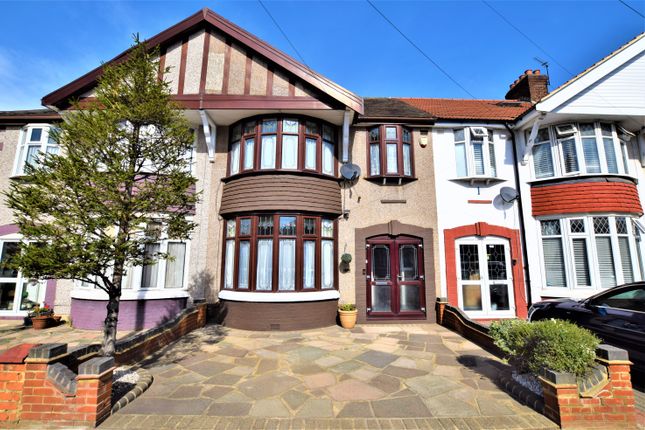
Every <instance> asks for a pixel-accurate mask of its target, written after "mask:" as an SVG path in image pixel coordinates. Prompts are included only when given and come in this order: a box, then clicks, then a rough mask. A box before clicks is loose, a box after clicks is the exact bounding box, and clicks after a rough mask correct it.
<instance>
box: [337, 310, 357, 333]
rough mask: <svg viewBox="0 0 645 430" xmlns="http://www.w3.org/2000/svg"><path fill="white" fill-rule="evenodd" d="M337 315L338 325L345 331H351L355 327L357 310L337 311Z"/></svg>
mask: <svg viewBox="0 0 645 430" xmlns="http://www.w3.org/2000/svg"><path fill="white" fill-rule="evenodd" d="M338 315H339V317H340V325H341V326H343V328H346V329H352V328H354V326H355V325H356V316H357V315H358V310H353V311H341V310H340V309H339V310H338Z"/></svg>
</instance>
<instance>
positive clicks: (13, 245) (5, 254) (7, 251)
mask: <svg viewBox="0 0 645 430" xmlns="http://www.w3.org/2000/svg"><path fill="white" fill-rule="evenodd" d="M16 254H18V242H5V243H4V246H3V247H2V255H1V256H0V277H2V278H15V277H17V276H18V271H17V270H15V269H11V268H9V267H7V264H8V263H9V262H10V261H11V259H12V258H13V256H14V255H16Z"/></svg>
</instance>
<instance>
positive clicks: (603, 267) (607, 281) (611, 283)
mask: <svg viewBox="0 0 645 430" xmlns="http://www.w3.org/2000/svg"><path fill="white" fill-rule="evenodd" d="M596 249H597V251H598V269H599V270H600V286H601V287H603V288H607V287H615V286H616V270H615V268H614V256H613V253H612V248H611V238H610V237H596Z"/></svg>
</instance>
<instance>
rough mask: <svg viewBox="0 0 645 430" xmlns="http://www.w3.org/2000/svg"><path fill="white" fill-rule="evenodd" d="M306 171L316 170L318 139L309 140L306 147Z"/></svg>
mask: <svg viewBox="0 0 645 430" xmlns="http://www.w3.org/2000/svg"><path fill="white" fill-rule="evenodd" d="M305 169H312V170H316V139H310V138H307V141H306V145H305Z"/></svg>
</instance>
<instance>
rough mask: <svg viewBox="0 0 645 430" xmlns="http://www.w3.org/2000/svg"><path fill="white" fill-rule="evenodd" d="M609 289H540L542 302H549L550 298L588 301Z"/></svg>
mask: <svg viewBox="0 0 645 430" xmlns="http://www.w3.org/2000/svg"><path fill="white" fill-rule="evenodd" d="M608 289H609V288H597V287H576V288H559V287H543V288H542V289H540V290H539V291H540V297H541V300H547V299H548V298H554V299H560V298H569V299H573V300H576V299H586V298H587V297H590V296H593V295H594V294H598V293H601V292H603V291H606V290H608Z"/></svg>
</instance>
